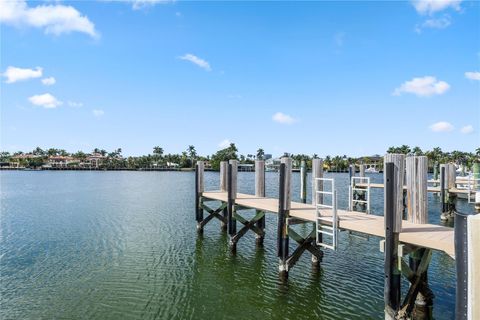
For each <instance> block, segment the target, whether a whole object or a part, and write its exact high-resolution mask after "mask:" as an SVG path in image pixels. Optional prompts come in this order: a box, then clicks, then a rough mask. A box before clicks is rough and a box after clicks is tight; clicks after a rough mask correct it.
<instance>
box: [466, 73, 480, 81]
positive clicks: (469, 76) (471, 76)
mask: <svg viewBox="0 0 480 320" xmlns="http://www.w3.org/2000/svg"><path fill="white" fill-rule="evenodd" d="M465 78H467V79H470V80H480V72H478V71H471V72H465Z"/></svg>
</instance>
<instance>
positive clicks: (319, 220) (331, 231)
mask: <svg viewBox="0 0 480 320" xmlns="http://www.w3.org/2000/svg"><path fill="white" fill-rule="evenodd" d="M319 182H321V183H322V186H323V185H324V182H327V183H331V189H330V190H331V191H324V190H323V188H322V190H319V187H318V183H319ZM325 195H329V196H330V197H331V204H330V205H328V204H325V203H324V202H325V197H324V196H325ZM319 200H321V201H319ZM321 209H323V210H324V209H327V210H331V211H332V215H331V217H327V216H322V212H321V211H320V210H321ZM315 211H316V228H317V230H316V231H317V232H316V236H317V240H316V242H317V245H318V246H321V247H325V248H328V249H332V250H337V238H338V216H337V191H336V190H335V180H334V179H328V178H315ZM326 221H328V222H330V223H331V226H329V225H325V222H326ZM320 235H322V236H321V237H320ZM323 235H327V236H329V237H330V238H331V243H330V244H329V243H326V242H324V240H325V239H324V237H323ZM320 238H321V239H320Z"/></svg>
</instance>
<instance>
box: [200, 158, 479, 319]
mask: <svg viewBox="0 0 480 320" xmlns="http://www.w3.org/2000/svg"><path fill="white" fill-rule="evenodd" d="M384 161H385V163H384V168H385V175H384V177H385V179H384V181H385V183H384V184H373V183H369V181H370V180H369V178H368V177H365V176H364V172H363V177H362V176H361V177H353V176H354V174H355V171H354V170H353V168H351V170H350V175H351V179H350V180H351V184H350V186H349V195H348V196H349V208H348V210H342V209H339V208H337V204H336V203H337V190H336V188H335V179H333V178H324V177H323V161H322V160H321V159H313V161H312V178H311V190H312V203H309V204H307V203H306V194H307V192H306V189H307V184H308V183H307V174H306V166H305V163H302V165H301V169H300V175H301V177H300V189H301V190H300V199H301V202H293V201H291V192H292V190H291V181H292V176H291V175H292V160H291V159H290V158H282V160H281V164H280V166H279V188H278V190H279V196H278V198H270V197H265V163H264V161H261V160H257V161H256V162H255V194H254V195H251V194H244V193H239V192H237V189H238V188H237V172H238V168H237V161H236V160H230V161H229V162H227V161H222V162H221V163H220V189H219V190H215V191H206V190H205V188H204V176H203V172H204V165H203V162H201V161H198V162H197V165H196V171H195V219H196V221H197V230H198V232H199V233H202V232H203V230H204V227H205V225H206V224H207V223H209V222H210V221H212V220H214V219H217V220H219V221H220V223H221V228H222V229H223V230H227V232H228V235H229V247H230V250H231V252H232V253H235V252H236V249H237V243H238V241H239V240H240V239H241V238H242V237H243V236H244V235H245V234H246V233H247V232H253V233H254V234H255V236H256V243H257V245H263V238H264V236H265V223H266V220H265V215H266V214H274V215H276V217H277V256H278V258H279V265H278V271H279V276H280V279H282V280H283V281H286V280H287V279H288V273H289V272H290V271H291V270H292V268H293V267H294V266H295V264H296V262H297V261H298V260H299V259H300V257H301V256H302V255H303V254H304V253H309V254H311V261H312V266H313V267H314V268H319V267H320V262H321V259H322V257H323V250H329V249H332V250H336V248H337V246H338V241H339V240H338V232H340V231H346V232H351V233H353V234H358V235H364V236H374V237H378V238H379V240H380V246H379V247H380V250H381V251H382V252H384V258H385V259H384V275H383V277H384V301H385V319H389V320H393V319H410V318H411V316H412V313H413V312H414V309H417V310H419V312H428V311H426V309H422V308H427V307H426V306H431V305H432V301H433V300H432V299H433V293H432V291H431V289H430V288H429V286H428V277H427V270H428V265H429V263H430V261H431V258H432V251H433V250H436V251H440V252H444V253H446V254H447V255H449V256H450V257H452V258H453V259H455V261H456V271H457V272H456V274H457V296H456V319H461V320H471V319H476V317H477V316H479V317H480V309H479V308H480V307H479V306H480V301H478V300H479V297H480V284H479V283H478V281H477V279H478V277H477V276H476V275H477V274H478V271H479V266H478V265H479V263H480V260H479V257H478V252H480V243H478V241H475V240H473V239H478V236H475V235H478V234H479V233H480V215H461V214H459V213H456V212H455V205H454V202H453V201H454V200H452V199H454V197H455V195H456V194H457V193H460V192H463V190H456V188H454V187H455V185H454V183H455V179H454V175H453V178H452V170H450V169H451V168H450V167H451V166H450V165H445V166H443V167H441V177H440V186H439V187H436V186H435V187H428V186H427V184H428V180H427V158H426V157H423V156H411V157H407V158H406V157H405V155H400V154H387V155H385V157H384ZM446 169H448V170H446ZM453 173H454V172H453ZM360 175H362V170H360ZM364 181H367V182H368V183H362V182H364ZM404 181H406V185H405V186H404V185H403V183H404ZM370 188H383V189H384V211H383V216H382V215H374V214H370V212H371V211H370ZM428 192H439V193H440V197H441V208H439V211H441V212H442V213H445V212H448V213H449V214H451V215H454V216H455V220H456V222H455V229H454V228H449V227H444V226H440V225H434V224H429V223H427V222H428V212H429V210H428V201H427V193H428ZM244 210H249V211H250V212H251V211H253V212H254V213H255V214H254V216H253V218H247V217H245V216H242V214H243V213H242V212H243V211H244ZM205 213H207V216H206V217H205V216H204V214H205ZM404 213H406V214H407V215H406V216H407V219H406V220H405V219H404V218H403V217H404ZM457 220H458V221H457ZM237 223H240V224H241V225H242V227H241V228H240V229H237ZM298 224H303V225H304V227H305V230H306V229H308V227H310V226H311V227H313V229H312V230H311V231H310V232H309V233H308V232H307V234H306V236H305V235H303V236H302V235H300V234H299V233H297V231H296V229H295V228H294V226H295V225H298ZM291 240H293V241H292V242H290V241H291ZM292 248H294V250H293V252H291V249H292ZM353 249H354V248H353ZM402 276H403V277H404V278H405V279H406V280H407V281H408V283H409V288H408V291H407V292H406V294H405V295H404V297H402V290H401V283H402V281H401V279H402ZM422 310H423V311H422Z"/></svg>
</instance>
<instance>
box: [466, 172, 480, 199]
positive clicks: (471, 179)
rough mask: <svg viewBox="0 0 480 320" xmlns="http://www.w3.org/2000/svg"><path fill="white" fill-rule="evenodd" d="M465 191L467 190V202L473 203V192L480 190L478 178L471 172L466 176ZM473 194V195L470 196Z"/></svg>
mask: <svg viewBox="0 0 480 320" xmlns="http://www.w3.org/2000/svg"><path fill="white" fill-rule="evenodd" d="M467 179H468V180H467V190H468V191H467V192H468V197H467V200H468V203H475V194H476V192H478V191H480V179H479V178H475V176H474V175H473V174H469V175H468V178H467ZM472 194H473V197H472Z"/></svg>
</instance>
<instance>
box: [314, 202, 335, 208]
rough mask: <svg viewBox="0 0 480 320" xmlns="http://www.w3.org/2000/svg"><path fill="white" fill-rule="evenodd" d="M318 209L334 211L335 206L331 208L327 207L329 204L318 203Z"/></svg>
mask: <svg viewBox="0 0 480 320" xmlns="http://www.w3.org/2000/svg"><path fill="white" fill-rule="evenodd" d="M317 208H325V209H333V206H329V205H327V204H319V203H317Z"/></svg>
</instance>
